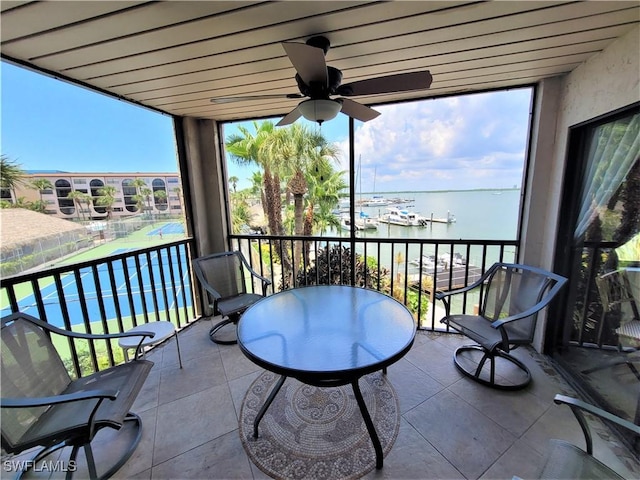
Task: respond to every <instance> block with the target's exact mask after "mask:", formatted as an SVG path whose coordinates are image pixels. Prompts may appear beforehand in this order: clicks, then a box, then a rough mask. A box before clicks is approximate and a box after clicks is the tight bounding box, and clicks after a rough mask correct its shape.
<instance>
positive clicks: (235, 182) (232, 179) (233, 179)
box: [229, 176, 240, 193]
mask: <svg viewBox="0 0 640 480" xmlns="http://www.w3.org/2000/svg"><path fill="white" fill-rule="evenodd" d="M239 181H240V179H239V178H238V177H236V176H233V177H229V183H230V184H231V188H233V193H236V186H237V185H238V182H239Z"/></svg>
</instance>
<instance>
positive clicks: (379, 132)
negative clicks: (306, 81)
mask: <svg viewBox="0 0 640 480" xmlns="http://www.w3.org/2000/svg"><path fill="white" fill-rule="evenodd" d="M0 68H1V71H0V78H1V129H0V132H1V137H0V139H1V152H2V154H3V155H6V156H8V157H9V158H10V159H12V160H15V161H17V162H18V163H19V164H20V165H21V167H22V168H23V169H24V170H63V171H71V172H85V171H97V172H177V171H178V167H177V160H176V152H175V143H174V135H173V123H172V120H171V118H170V117H169V116H166V115H162V114H159V113H156V112H153V111H151V110H148V109H144V108H141V107H138V106H134V105H131V104H128V103H126V102H122V101H117V100H114V99H113V98H111V97H107V96H105V95H100V94H96V93H94V92H91V91H89V90H86V89H83V88H79V87H76V86H73V85H69V84H67V83H65V82H62V81H58V80H55V79H52V78H49V77H46V76H43V75H40V74H37V73H34V72H31V71H28V70H25V69H23V68H20V67H16V66H13V65H10V64H7V63H4V62H2V63H1V64H0ZM434 86H437V77H436V78H435V79H434ZM530 102H531V90H530V89H528V88H525V89H514V90H510V91H501V92H490V93H482V94H475V95H466V96H460V97H448V98H441V99H435V100H425V101H421V102H410V103H403V104H398V105H387V106H380V107H375V108H376V109H378V110H379V111H380V112H382V115H380V116H379V117H378V118H376V119H375V120H372V121H370V122H367V123H364V124H363V123H360V122H356V128H355V152H356V161H358V159H360V160H359V161H360V162H361V172H362V179H361V186H362V190H363V191H373V190H374V187H375V190H376V191H378V192H383V191H407V190H453V189H473V188H510V187H513V186H514V185H518V186H519V185H520V183H521V178H522V167H523V162H524V156H525V153H526V139H527V128H528V121H529V110H530ZM277 120H278V119H275V120H274V121H277ZM298 121H299V122H300V121H305V120H303V119H300V120H298ZM305 122H306V121H305ZM307 123H309V125H314V124H311V123H310V122H307ZM315 128H320V129H321V131H322V132H323V133H324V134H325V136H326V137H327V138H328V139H329V140H330V141H333V142H337V143H338V144H339V145H340V147H341V151H342V156H341V162H340V165H339V166H338V167H337V168H338V169H341V170H346V169H347V167H348V119H347V117H346V116H345V115H342V114H339V115H338V117H336V119H334V120H331V121H329V122H326V123H325V124H324V125H322V126H321V127H317V126H316V127H315ZM233 131H236V129H235V127H234V125H233V124H229V125H227V127H226V128H225V131H224V133H225V136H227V135H228V134H229V133H231V132H233ZM228 170H229V175H230V176H231V175H233V176H236V177H238V178H239V179H240V183H239V184H238V188H245V187H247V186H249V184H250V182H249V180H248V179H249V177H250V176H251V170H252V169H250V168H246V167H244V168H240V167H238V166H237V165H235V164H234V163H233V162H229V169H228ZM359 183H360V180H359Z"/></svg>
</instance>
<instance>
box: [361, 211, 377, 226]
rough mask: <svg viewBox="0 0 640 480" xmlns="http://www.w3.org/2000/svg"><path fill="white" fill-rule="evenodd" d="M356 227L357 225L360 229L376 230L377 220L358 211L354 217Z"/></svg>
mask: <svg viewBox="0 0 640 480" xmlns="http://www.w3.org/2000/svg"><path fill="white" fill-rule="evenodd" d="M356 227H359V228H360V230H377V229H378V220H376V219H375V218H371V217H370V216H369V215H367V214H366V213H364V212H360V215H359V216H358V217H356Z"/></svg>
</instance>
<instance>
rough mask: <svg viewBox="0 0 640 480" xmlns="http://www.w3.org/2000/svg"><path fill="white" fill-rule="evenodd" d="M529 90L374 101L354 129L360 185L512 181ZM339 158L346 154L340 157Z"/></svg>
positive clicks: (518, 172)
mask: <svg viewBox="0 0 640 480" xmlns="http://www.w3.org/2000/svg"><path fill="white" fill-rule="evenodd" d="M530 94H531V92H530V90H529V89H520V90H511V91H501V92H489V93H483V94H475V95H466V96H458V97H448V98H443V99H435V100H425V101H420V102H410V103H403V104H397V105H385V106H380V107H377V109H378V110H379V111H380V112H381V113H382V115H380V117H378V118H376V119H375V120H372V121H370V122H367V123H364V124H361V125H359V126H358V127H357V128H356V131H355V135H356V137H355V152H356V158H358V157H361V158H362V181H363V189H367V188H370V185H367V184H366V182H367V180H369V181H372V178H373V174H372V173H371V172H369V173H368V172H367V169H368V170H371V169H375V172H376V189H377V190H378V191H384V190H448V189H458V188H500V187H512V186H513V185H516V184H517V185H519V184H520V182H521V177H522V168H523V163H524V152H525V151H526V139H527V130H528V121H529V115H528V114H529V104H530ZM345 158H346V157H345Z"/></svg>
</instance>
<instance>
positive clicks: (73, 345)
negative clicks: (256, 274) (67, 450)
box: [0, 240, 196, 376]
mask: <svg viewBox="0 0 640 480" xmlns="http://www.w3.org/2000/svg"><path fill="white" fill-rule="evenodd" d="M191 245H192V240H182V241H177V242H172V243H166V244H163V245H161V246H155V247H151V248H144V249H140V250H135V251H132V252H125V253H121V254H117V255H112V256H109V257H106V258H101V259H97V260H91V261H87V262H82V263H77V264H74V265H69V266H61V267H57V268H53V269H50V270H45V271H40V272H36V273H30V274H25V275H19V276H13V277H8V278H3V279H2V280H1V282H0V301H1V306H2V316H5V315H8V314H10V313H12V312H16V311H21V312H24V313H28V314H31V315H33V316H36V317H38V318H40V319H41V320H44V321H46V322H49V323H51V324H53V325H56V326H58V327H60V328H64V329H67V330H75V331H82V332H89V333H105V332H107V333H120V332H124V331H126V330H128V329H130V328H132V327H133V326H137V325H140V324H143V323H148V322H150V321H159V320H164V321H171V322H173V323H174V325H176V327H178V328H180V327H183V326H184V325H186V324H187V323H189V322H191V321H193V319H194V318H195V316H196V315H195V310H194V301H193V298H194V295H193V288H192V281H191V279H192V275H191V262H190V261H189V259H190V257H191V255H190V247H191ZM56 347H57V348H58V349H59V350H61V352H62V356H63V358H65V360H66V361H67V362H68V365H67V366H68V368H69V370H71V371H74V372H75V373H76V375H79V376H82V375H85V374H87V373H90V372H93V371H96V370H99V369H101V368H104V367H105V366H110V365H114V364H116V363H119V362H120V361H121V359H122V352H121V351H120V349H119V348H118V347H117V342H115V341H104V340H100V341H91V342H88V341H86V340H75V341H73V342H70V343H69V344H68V345H56Z"/></svg>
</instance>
